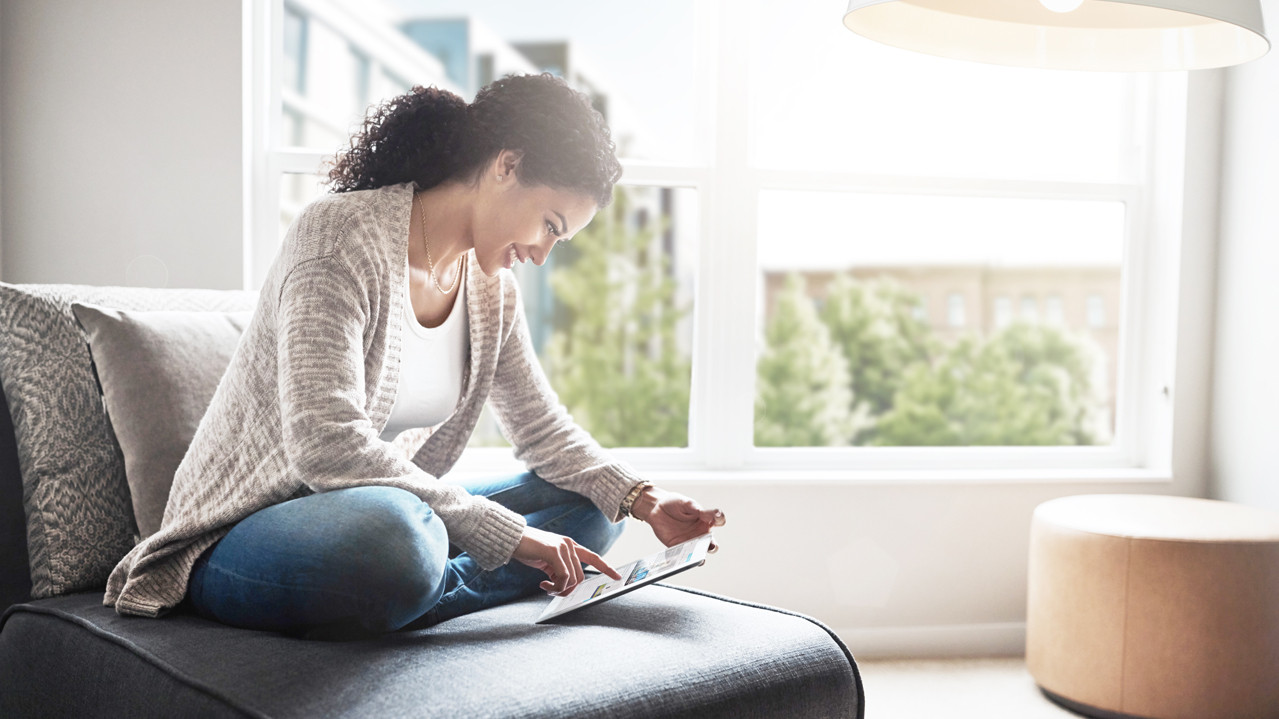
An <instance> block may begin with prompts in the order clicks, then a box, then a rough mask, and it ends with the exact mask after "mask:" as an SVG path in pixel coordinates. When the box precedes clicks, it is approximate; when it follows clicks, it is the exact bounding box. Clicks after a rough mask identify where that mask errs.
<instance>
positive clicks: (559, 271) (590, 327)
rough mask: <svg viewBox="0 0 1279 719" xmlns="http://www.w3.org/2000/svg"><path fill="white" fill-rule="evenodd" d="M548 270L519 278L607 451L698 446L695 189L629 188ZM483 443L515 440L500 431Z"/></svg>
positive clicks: (550, 368)
mask: <svg viewBox="0 0 1279 719" xmlns="http://www.w3.org/2000/svg"><path fill="white" fill-rule="evenodd" d="M613 196H614V201H613V204H612V205H610V206H608V207H606V208H604V209H603V210H601V211H600V212H599V214H598V215H596V217H595V219H594V221H592V222H591V224H590V225H588V226H587V227H586V229H584V230H583V231H581V232H579V233H578V234H577V235H576V236H575V237H574V238H573V240H572V241H571V242H569V243H562V244H560V245H559V246H558V247H557V248H556V250H555V251H554V252H553V253H552V254H551V256H550V258H549V259H548V261H547V263H546V264H545V265H543V266H542V267H536V266H533V265H518V266H517V267H516V276H517V277H518V278H519V282H520V292H521V295H522V296H523V298H524V311H525V316H526V317H527V318H528V321H529V332H530V334H531V335H532V338H533V344H534V346H535V347H536V349H537V354H538V357H539V358H540V359H541V361H542V366H543V368H544V369H545V370H546V374H547V376H548V378H549V379H550V382H551V386H552V387H554V388H555V392H556V393H557V394H558V395H559V398H560V401H561V402H563V403H564V405H565V407H567V408H568V411H569V413H570V414H571V415H573V418H574V419H575V420H576V421H577V423H578V424H580V425H581V426H582V427H584V428H585V429H586V430H587V431H588V432H590V433H591V435H592V436H593V437H594V438H595V439H596V440H598V441H599V442H600V444H602V445H604V446H606V447H686V446H687V445H688V406H689V405H688V400H689V387H690V383H691V377H692V374H691V369H692V364H691V357H692V338H693V332H692V327H693V313H692V309H693V296H694V294H693V292H694V286H693V283H694V279H695V275H696V260H697V237H696V231H697V227H698V206H697V193H696V191H694V190H690V189H679V188H666V187H637V186H619V187H617V188H615V191H614V195H613ZM471 444H472V445H475V446H493V445H501V444H504V442H502V440H501V437H500V435H499V434H498V430H497V426H496V424H495V423H493V422H491V421H489V422H487V423H485V424H482V425H481V427H480V428H478V429H477V430H476V433H475V436H474V437H473V438H472V440H471Z"/></svg>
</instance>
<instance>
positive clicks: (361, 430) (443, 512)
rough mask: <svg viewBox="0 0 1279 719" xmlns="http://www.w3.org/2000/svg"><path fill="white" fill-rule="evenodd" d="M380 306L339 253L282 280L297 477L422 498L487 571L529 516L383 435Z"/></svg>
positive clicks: (286, 389)
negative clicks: (447, 478)
mask: <svg viewBox="0 0 1279 719" xmlns="http://www.w3.org/2000/svg"><path fill="white" fill-rule="evenodd" d="M369 305H370V301H369V299H368V295H367V293H366V291H365V290H364V287H363V286H362V284H361V283H360V282H359V280H358V279H357V278H356V275H355V273H354V272H353V271H351V269H350V267H349V266H348V265H347V264H346V263H344V262H343V261H342V260H341V259H339V258H338V257H336V256H334V255H325V256H321V257H315V258H312V259H308V260H304V261H302V262H300V263H298V264H297V266H295V267H294V268H293V269H291V270H290V272H289V274H288V276H287V277H286V278H285V279H284V280H283V282H281V284H280V294H279V298H278V304H277V313H276V331H277V342H278V346H277V361H278V364H279V367H278V370H279V393H280V396H279V401H280V419H281V423H282V430H283V443H284V454H285V456H286V458H287V461H288V466H289V470H290V473H291V474H293V475H295V476H296V477H297V479H298V480H299V481H300V482H301V483H303V484H305V485H307V486H308V487H309V488H310V489H312V490H313V491H316V492H325V491H329V490H334V489H343V488H347V487H359V486H367V485H380V486H390V487H399V488H402V489H405V490H408V491H409V492H412V493H413V494H415V495H417V496H418V497H419V498H421V499H422V500H423V501H424V502H426V503H427V504H429V505H430V507H431V509H432V510H433V511H434V512H435V513H436V514H437V515H439V517H440V519H441V520H443V522H444V526H445V528H446V529H447V530H448V534H449V540H450V541H451V542H453V543H454V544H456V545H457V546H458V547H460V548H461V549H462V550H463V551H466V552H467V553H469V554H470V555H471V557H472V558H473V559H475V561H476V562H477V563H478V564H479V565H480V566H481V567H482V568H483V569H485V570H490V569H494V568H496V567H499V566H502V565H503V564H506V563H507V562H508V561H510V558H511V556H512V555H513V554H514V552H515V549H516V547H518V546H519V542H520V539H521V538H522V537H523V535H524V527H525V524H526V522H525V520H524V517H523V516H521V515H520V514H518V513H516V512H513V511H511V510H509V509H507V508H506V507H504V506H502V505H500V504H498V503H497V502H494V501H492V500H490V499H488V498H486V497H477V496H472V495H471V494H470V493H469V492H467V491H466V489H465V488H463V487H460V486H457V485H451V484H446V483H443V482H440V481H438V480H437V479H436V478H435V477H432V476H431V475H430V474H427V473H426V472H425V471H423V470H422V469H421V468H420V467H418V466H417V465H415V464H413V463H412V462H411V461H409V459H408V458H407V457H405V456H404V454H403V453H402V452H400V451H399V450H398V449H397V448H396V447H395V445H393V444H392V443H390V442H387V441H385V440H383V439H381V438H380V437H379V434H378V431H377V430H376V429H375V428H374V427H373V423H372V421H371V420H370V419H369V416H368V414H367V412H366V411H365V406H366V397H367V396H368V394H369V393H371V392H373V391H374V386H373V385H371V384H368V383H367V382H366V380H367V379H368V378H366V377H365V369H364V368H365V361H366V357H365V352H366V345H365V342H364V329H365V327H366V326H367V325H368V323H369V321H370V314H371V312H370V309H369Z"/></svg>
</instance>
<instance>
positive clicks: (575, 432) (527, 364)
mask: <svg viewBox="0 0 1279 719" xmlns="http://www.w3.org/2000/svg"><path fill="white" fill-rule="evenodd" d="M510 288H511V289H510V291H509V292H506V293H504V299H505V302H504V307H503V313H502V314H503V317H504V318H506V319H507V321H506V323H505V325H504V326H503V328H502V329H503V336H502V339H501V349H500V350H499V351H498V359H497V371H496V374H495V376H494V378H493V389H492V390H491V392H490V399H491V400H492V403H493V410H494V413H495V414H496V415H497V420H498V424H500V425H501V427H502V431H503V433H504V434H505V435H506V438H507V439H508V440H509V441H510V442H511V444H512V445H513V446H514V448H515V458H516V459H518V460H520V461H522V462H523V463H524V464H525V465H526V466H527V467H528V468H529V469H530V470H532V471H533V472H535V473H536V474H537V475H538V476H539V477H541V478H542V479H545V480H546V481H547V482H550V483H551V484H554V485H555V486H557V487H562V488H564V489H567V490H570V491H573V492H577V493H578V494H581V495H583V496H586V497H588V498H590V500H591V502H593V503H594V504H595V506H596V507H598V508H599V510H600V511H601V512H603V513H604V516H605V517H608V518H609V521H610V522H617V521H619V520H621V518H622V517H621V504H622V499H624V498H625V497H626V494H627V492H629V491H630V490H631V488H632V487H634V486H635V485H636V484H638V483H639V482H640V476H639V475H638V474H637V473H636V472H635V470H634V469H632V468H631V467H629V466H628V465H626V464H625V463H623V462H620V461H618V460H616V459H614V458H613V457H611V456H610V455H609V454H608V452H606V451H605V450H604V449H603V448H601V447H600V445H599V443H598V442H596V441H595V438H593V437H591V435H590V434H589V433H588V432H587V431H586V430H584V429H582V427H581V426H579V425H578V424H577V423H576V422H575V421H574V420H573V417H572V416H571V415H569V413H568V410H567V409H565V407H564V405H563V404H561V403H560V400H559V396H558V395H556V394H555V391H554V390H553V389H552V388H551V385H550V382H549V381H547V379H546V373H545V372H544V371H543V370H542V365H541V363H540V362H539V361H538V359H537V353H536V352H534V350H533V342H532V340H531V339H530V337H529V331H528V321H527V320H526V319H525V318H524V305H523V303H522V302H521V301H520V299H519V285H518V284H516V283H515V282H514V280H513V278H512V281H511V283H510Z"/></svg>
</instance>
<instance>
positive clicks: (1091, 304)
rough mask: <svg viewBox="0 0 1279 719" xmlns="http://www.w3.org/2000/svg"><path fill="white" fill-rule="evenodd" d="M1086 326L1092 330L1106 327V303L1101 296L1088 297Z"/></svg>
mask: <svg viewBox="0 0 1279 719" xmlns="http://www.w3.org/2000/svg"><path fill="white" fill-rule="evenodd" d="M1088 326H1089V327H1091V328H1093V329H1100V328H1102V327H1105V326H1106V301H1105V300H1104V299H1103V298H1102V296H1101V295H1088Z"/></svg>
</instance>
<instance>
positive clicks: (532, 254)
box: [529, 238, 558, 267]
mask: <svg viewBox="0 0 1279 719" xmlns="http://www.w3.org/2000/svg"><path fill="white" fill-rule="evenodd" d="M557 241H558V240H557V239H556V238H551V239H549V240H547V241H546V242H543V243H542V244H539V245H533V247H532V248H530V249H529V258H530V259H532V260H533V264H535V265H537V266H538V267H541V266H542V265H544V264H546V258H547V257H550V255H551V250H552V249H553V248H554V247H555V243H556V242H557Z"/></svg>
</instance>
